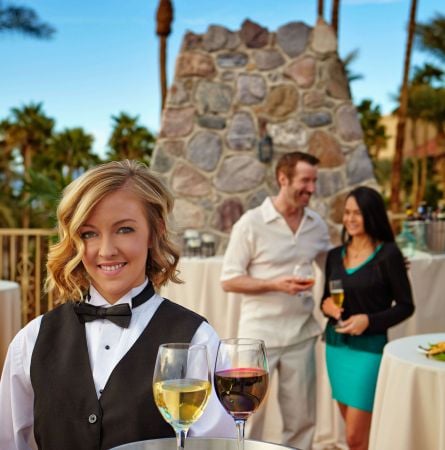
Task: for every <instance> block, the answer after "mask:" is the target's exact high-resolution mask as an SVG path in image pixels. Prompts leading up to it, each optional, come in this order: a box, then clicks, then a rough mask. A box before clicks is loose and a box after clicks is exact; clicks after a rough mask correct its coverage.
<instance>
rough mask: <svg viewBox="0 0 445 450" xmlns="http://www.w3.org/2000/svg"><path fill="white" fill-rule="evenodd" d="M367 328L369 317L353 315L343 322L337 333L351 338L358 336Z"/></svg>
mask: <svg viewBox="0 0 445 450" xmlns="http://www.w3.org/2000/svg"><path fill="white" fill-rule="evenodd" d="M368 326H369V317H368V315H367V314H354V315H353V316H351V317H349V319H347V320H343V321H342V324H341V327H337V328H336V329H335V331H336V332H337V333H343V334H351V335H352V336H359V335H360V334H362V333H363V332H364V331H365V330H366V328H368Z"/></svg>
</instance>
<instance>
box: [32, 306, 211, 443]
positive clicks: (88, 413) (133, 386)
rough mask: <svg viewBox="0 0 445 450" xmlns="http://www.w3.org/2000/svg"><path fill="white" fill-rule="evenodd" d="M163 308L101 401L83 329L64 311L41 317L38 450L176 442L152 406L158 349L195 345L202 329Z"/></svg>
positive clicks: (179, 311)
mask: <svg viewBox="0 0 445 450" xmlns="http://www.w3.org/2000/svg"><path fill="white" fill-rule="evenodd" d="M203 320H205V319H203V318H202V317H201V316H199V315H198V314H195V313H194V312H192V311H189V310H188V309H186V308H183V307H182V306H179V305H177V304H175V303H173V302H170V301H169V300H164V301H163V302H162V303H161V305H160V306H159V308H158V310H157V311H156V312H155V314H154V316H153V318H152V320H151V321H150V323H149V324H148V326H147V327H146V328H145V330H144V331H143V332H142V334H141V336H140V337H139V338H138V339H137V340H136V342H135V343H134V345H133V346H132V347H131V349H130V350H129V351H128V352H127V353H126V354H125V356H124V357H123V358H122V359H121V360H120V361H119V363H118V364H117V366H116V367H115V368H114V369H113V371H112V372H111V375H110V378H109V379H108V381H107V384H106V386H105V388H104V391H103V393H102V395H101V397H100V399H99V400H98V399H97V394H96V391H95V386H94V380H93V376H92V373H91V368H90V363H89V357H88V349H87V343H86V336H85V327H84V325H83V324H81V323H80V322H79V320H78V318H77V316H76V314H75V313H74V310H73V304H72V303H66V304H63V305H61V306H60V307H58V308H55V309H54V310H52V311H50V312H48V313H47V314H45V315H44V316H43V319H42V323H41V326H40V330H39V335H38V338H37V342H36V345H35V348H34V351H33V354H32V359H31V383H32V387H33V390H34V436H35V439H36V442H37V445H38V447H39V449H40V450H106V449H109V448H111V447H115V446H117V445H121V444H125V443H128V442H134V441H140V440H145V439H157V438H162V437H170V436H174V432H173V429H172V428H171V426H170V425H169V424H167V423H166V422H165V421H164V419H163V418H162V416H161V414H160V413H159V411H158V409H157V407H156V404H155V403H154V400H153V391H152V377H153V371H154V367H155V363H156V355H157V351H158V347H159V345H160V344H163V343H166V342H190V341H191V339H192V337H193V335H194V334H195V332H196V330H197V329H198V327H199V326H200V325H201V323H202V322H203Z"/></svg>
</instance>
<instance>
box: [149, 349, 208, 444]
mask: <svg viewBox="0 0 445 450" xmlns="http://www.w3.org/2000/svg"><path fill="white" fill-rule="evenodd" d="M211 390H212V385H211V378H210V368H209V361H208V356H207V347H206V346H205V345H200V344H196V345H191V344H180V343H170V344H162V345H160V346H159V350H158V355H157V358H156V366H155V370H154V374H153V395H154V400H155V403H156V406H157V407H158V409H159V411H160V413H161V415H162V417H163V418H164V420H165V421H166V422H168V423H169V424H170V425H171V426H172V428H173V429H174V430H175V433H176V445H177V449H178V450H180V449H183V448H184V445H185V439H186V437H187V432H188V430H189V428H190V427H191V425H193V423H194V422H196V421H197V420H198V419H199V418H200V417H201V415H202V413H203V411H204V408H205V407H206V405H207V401H208V399H209V397H210V392H211Z"/></svg>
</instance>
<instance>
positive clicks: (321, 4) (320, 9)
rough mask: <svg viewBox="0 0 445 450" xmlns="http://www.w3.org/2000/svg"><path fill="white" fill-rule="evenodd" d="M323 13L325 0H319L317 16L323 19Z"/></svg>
mask: <svg viewBox="0 0 445 450" xmlns="http://www.w3.org/2000/svg"><path fill="white" fill-rule="evenodd" d="M323 15H324V0H318V3H317V16H318V18H319V19H323Z"/></svg>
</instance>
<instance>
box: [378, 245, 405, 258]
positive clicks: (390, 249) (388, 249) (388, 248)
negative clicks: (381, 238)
mask: <svg viewBox="0 0 445 450" xmlns="http://www.w3.org/2000/svg"><path fill="white" fill-rule="evenodd" d="M381 246H382V250H383V252H384V253H385V254H387V255H401V254H402V252H401V251H400V249H399V247H398V246H397V244H396V243H395V242H382V243H381Z"/></svg>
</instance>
